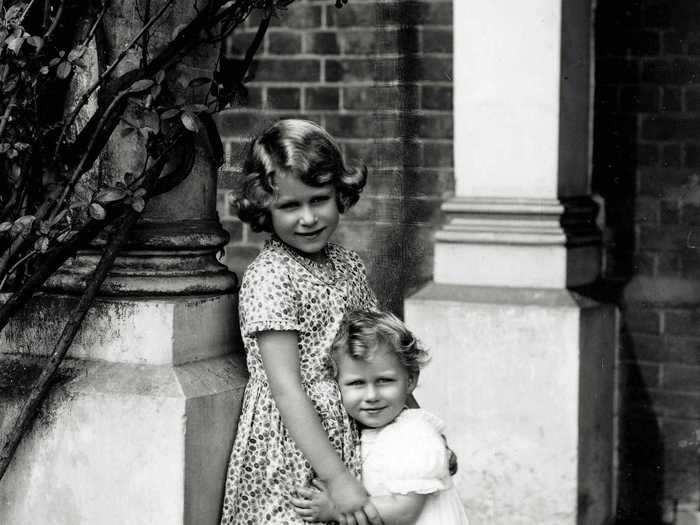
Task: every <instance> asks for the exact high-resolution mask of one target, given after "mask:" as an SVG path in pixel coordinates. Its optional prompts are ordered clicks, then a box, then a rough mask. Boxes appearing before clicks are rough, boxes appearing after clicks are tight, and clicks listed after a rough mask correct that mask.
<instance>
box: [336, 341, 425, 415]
mask: <svg viewBox="0 0 700 525" xmlns="http://www.w3.org/2000/svg"><path fill="white" fill-rule="evenodd" d="M336 360H337V366H338V384H339V386H340V393H341V395H342V396H343V406H344V407H345V410H346V411H347V413H348V414H349V415H350V417H352V418H353V419H355V420H356V421H359V422H360V423H362V424H363V425H365V426H366V427H370V428H381V427H383V426H386V425H388V424H389V423H391V422H392V421H393V420H394V419H396V416H398V415H399V414H400V413H401V411H402V410H403V408H404V406H405V405H406V398H407V397H408V395H409V394H411V393H412V392H413V389H414V388H415V387H416V379H417V378H415V377H413V376H411V375H409V373H408V371H407V370H406V369H405V368H404V367H403V365H402V364H401V363H400V362H399V358H398V357H397V356H396V354H395V353H394V352H393V351H392V350H391V349H390V348H387V347H386V346H385V345H381V346H379V347H378V348H376V349H375V351H374V352H373V354H372V359H371V360H369V361H363V360H361V359H353V358H352V357H350V356H348V355H345V354H341V355H339V356H336Z"/></svg>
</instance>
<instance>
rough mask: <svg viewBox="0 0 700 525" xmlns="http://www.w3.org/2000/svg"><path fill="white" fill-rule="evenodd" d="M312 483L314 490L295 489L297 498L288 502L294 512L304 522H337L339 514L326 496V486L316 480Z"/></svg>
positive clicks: (292, 498) (308, 488)
mask: <svg viewBox="0 0 700 525" xmlns="http://www.w3.org/2000/svg"><path fill="white" fill-rule="evenodd" d="M312 483H313V485H314V488H311V487H307V488H305V487H297V488H296V494H297V496H296V497H291V498H290V500H289V501H290V502H291V504H292V506H293V507H294V511H295V512H296V513H297V514H298V515H299V516H300V517H301V519H303V520H304V521H314V522H315V521H338V520H339V516H340V513H339V512H338V511H337V510H336V508H335V504H334V503H333V501H332V500H331V498H330V497H329V496H328V491H327V490H326V486H325V485H324V484H323V483H322V482H320V481H318V480H314V481H313V482H312Z"/></svg>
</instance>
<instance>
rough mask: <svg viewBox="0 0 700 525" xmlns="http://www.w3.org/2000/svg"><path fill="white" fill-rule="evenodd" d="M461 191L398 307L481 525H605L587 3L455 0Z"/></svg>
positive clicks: (606, 317) (609, 328)
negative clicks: (416, 281)
mask: <svg viewBox="0 0 700 525" xmlns="http://www.w3.org/2000/svg"><path fill="white" fill-rule="evenodd" d="M453 8H454V20H455V31H454V75H455V78H454V108H455V109H454V111H455V113H454V118H455V196H454V198H452V199H450V200H448V201H447V202H446V203H445V204H444V205H443V211H444V212H445V215H446V222H445V224H444V226H443V228H442V229H441V230H440V231H439V232H438V233H437V235H436V245H435V266H434V282H433V283H430V284H429V285H428V286H426V287H425V288H423V289H422V290H421V291H419V292H418V293H417V294H415V295H414V296H412V297H410V298H409V299H408V300H407V301H406V303H405V318H406V321H407V322H408V324H409V325H410V326H411V327H412V328H413V329H414V330H415V331H416V333H417V334H418V336H419V337H420V338H421V339H422V340H423V341H424V342H425V343H426V345H427V346H428V347H429V348H430V349H431V351H432V361H431V363H430V364H429V365H428V367H426V369H425V370H424V371H423V373H422V375H421V380H420V385H419V388H418V390H417V393H416V397H417V399H418V401H419V403H420V404H421V405H423V406H425V407H426V408H427V409H429V410H431V411H434V412H435V413H437V414H438V415H439V416H441V417H442V418H444V419H445V421H446V423H447V437H448V440H449V443H450V446H451V447H452V448H453V449H454V450H455V451H456V452H457V455H458V457H459V460H460V468H459V472H458V475H457V483H458V485H459V488H460V493H461V496H462V498H463V501H464V503H465V507H466V509H467V513H468V515H469V517H470V519H471V522H472V525H501V524H502V525H506V524H508V525H513V524H523V525H525V524H527V525H530V524H532V525H535V524H536V525H550V524H551V525H554V524H557V525H562V524H570V525H574V524H576V525H602V524H603V523H606V520H607V519H608V518H609V517H610V516H611V515H612V450H613V445H612V439H613V437H612V436H613V432H612V407H613V363H614V359H613V357H614V348H615V345H616V339H617V336H616V334H617V331H616V311H615V309H614V307H612V306H609V305H604V304H601V303H598V302H596V301H595V300H592V299H590V298H588V297H586V296H585V295H582V294H581V293H574V292H572V291H570V290H569V289H568V288H569V287H573V286H583V285H587V284H589V283H592V282H594V281H595V280H596V278H597V276H598V274H599V267H600V247H599V244H600V234H599V232H598V230H597V228H596V226H595V214H596V206H595V204H594V203H593V201H592V200H591V199H590V197H589V164H590V162H589V151H590V118H589V109H590V107H591V105H590V100H591V96H590V93H591V89H592V86H591V82H590V79H591V63H592V60H591V52H590V50H591V40H592V34H591V33H592V32H591V20H592V12H591V4H590V0H532V1H529V2H512V1H508V0H492V1H488V2H484V1H483V0H455V2H454V4H453Z"/></svg>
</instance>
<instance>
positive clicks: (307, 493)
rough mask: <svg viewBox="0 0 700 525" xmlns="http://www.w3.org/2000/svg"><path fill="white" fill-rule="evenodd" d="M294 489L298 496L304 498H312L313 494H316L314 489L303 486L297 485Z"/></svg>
mask: <svg viewBox="0 0 700 525" xmlns="http://www.w3.org/2000/svg"><path fill="white" fill-rule="evenodd" d="M296 491H297V494H299V496H301V497H302V498H304V499H311V498H313V496H314V494H316V491H315V490H312V489H308V488H305V487H297V488H296Z"/></svg>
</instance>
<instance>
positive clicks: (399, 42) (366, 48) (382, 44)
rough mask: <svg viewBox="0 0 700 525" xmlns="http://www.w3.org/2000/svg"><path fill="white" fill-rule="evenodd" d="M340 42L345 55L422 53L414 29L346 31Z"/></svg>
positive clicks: (340, 36)
mask: <svg viewBox="0 0 700 525" xmlns="http://www.w3.org/2000/svg"><path fill="white" fill-rule="evenodd" d="M338 41H339V42H340V46H341V49H342V52H343V54H345V55H386V54H392V55H396V54H399V53H404V54H405V53H417V52H419V51H420V45H419V38H418V30H417V29H416V28H414V27H405V28H404V27H401V28H381V29H367V28H365V29H361V30H356V29H354V30H344V31H341V32H340V33H338Z"/></svg>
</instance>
